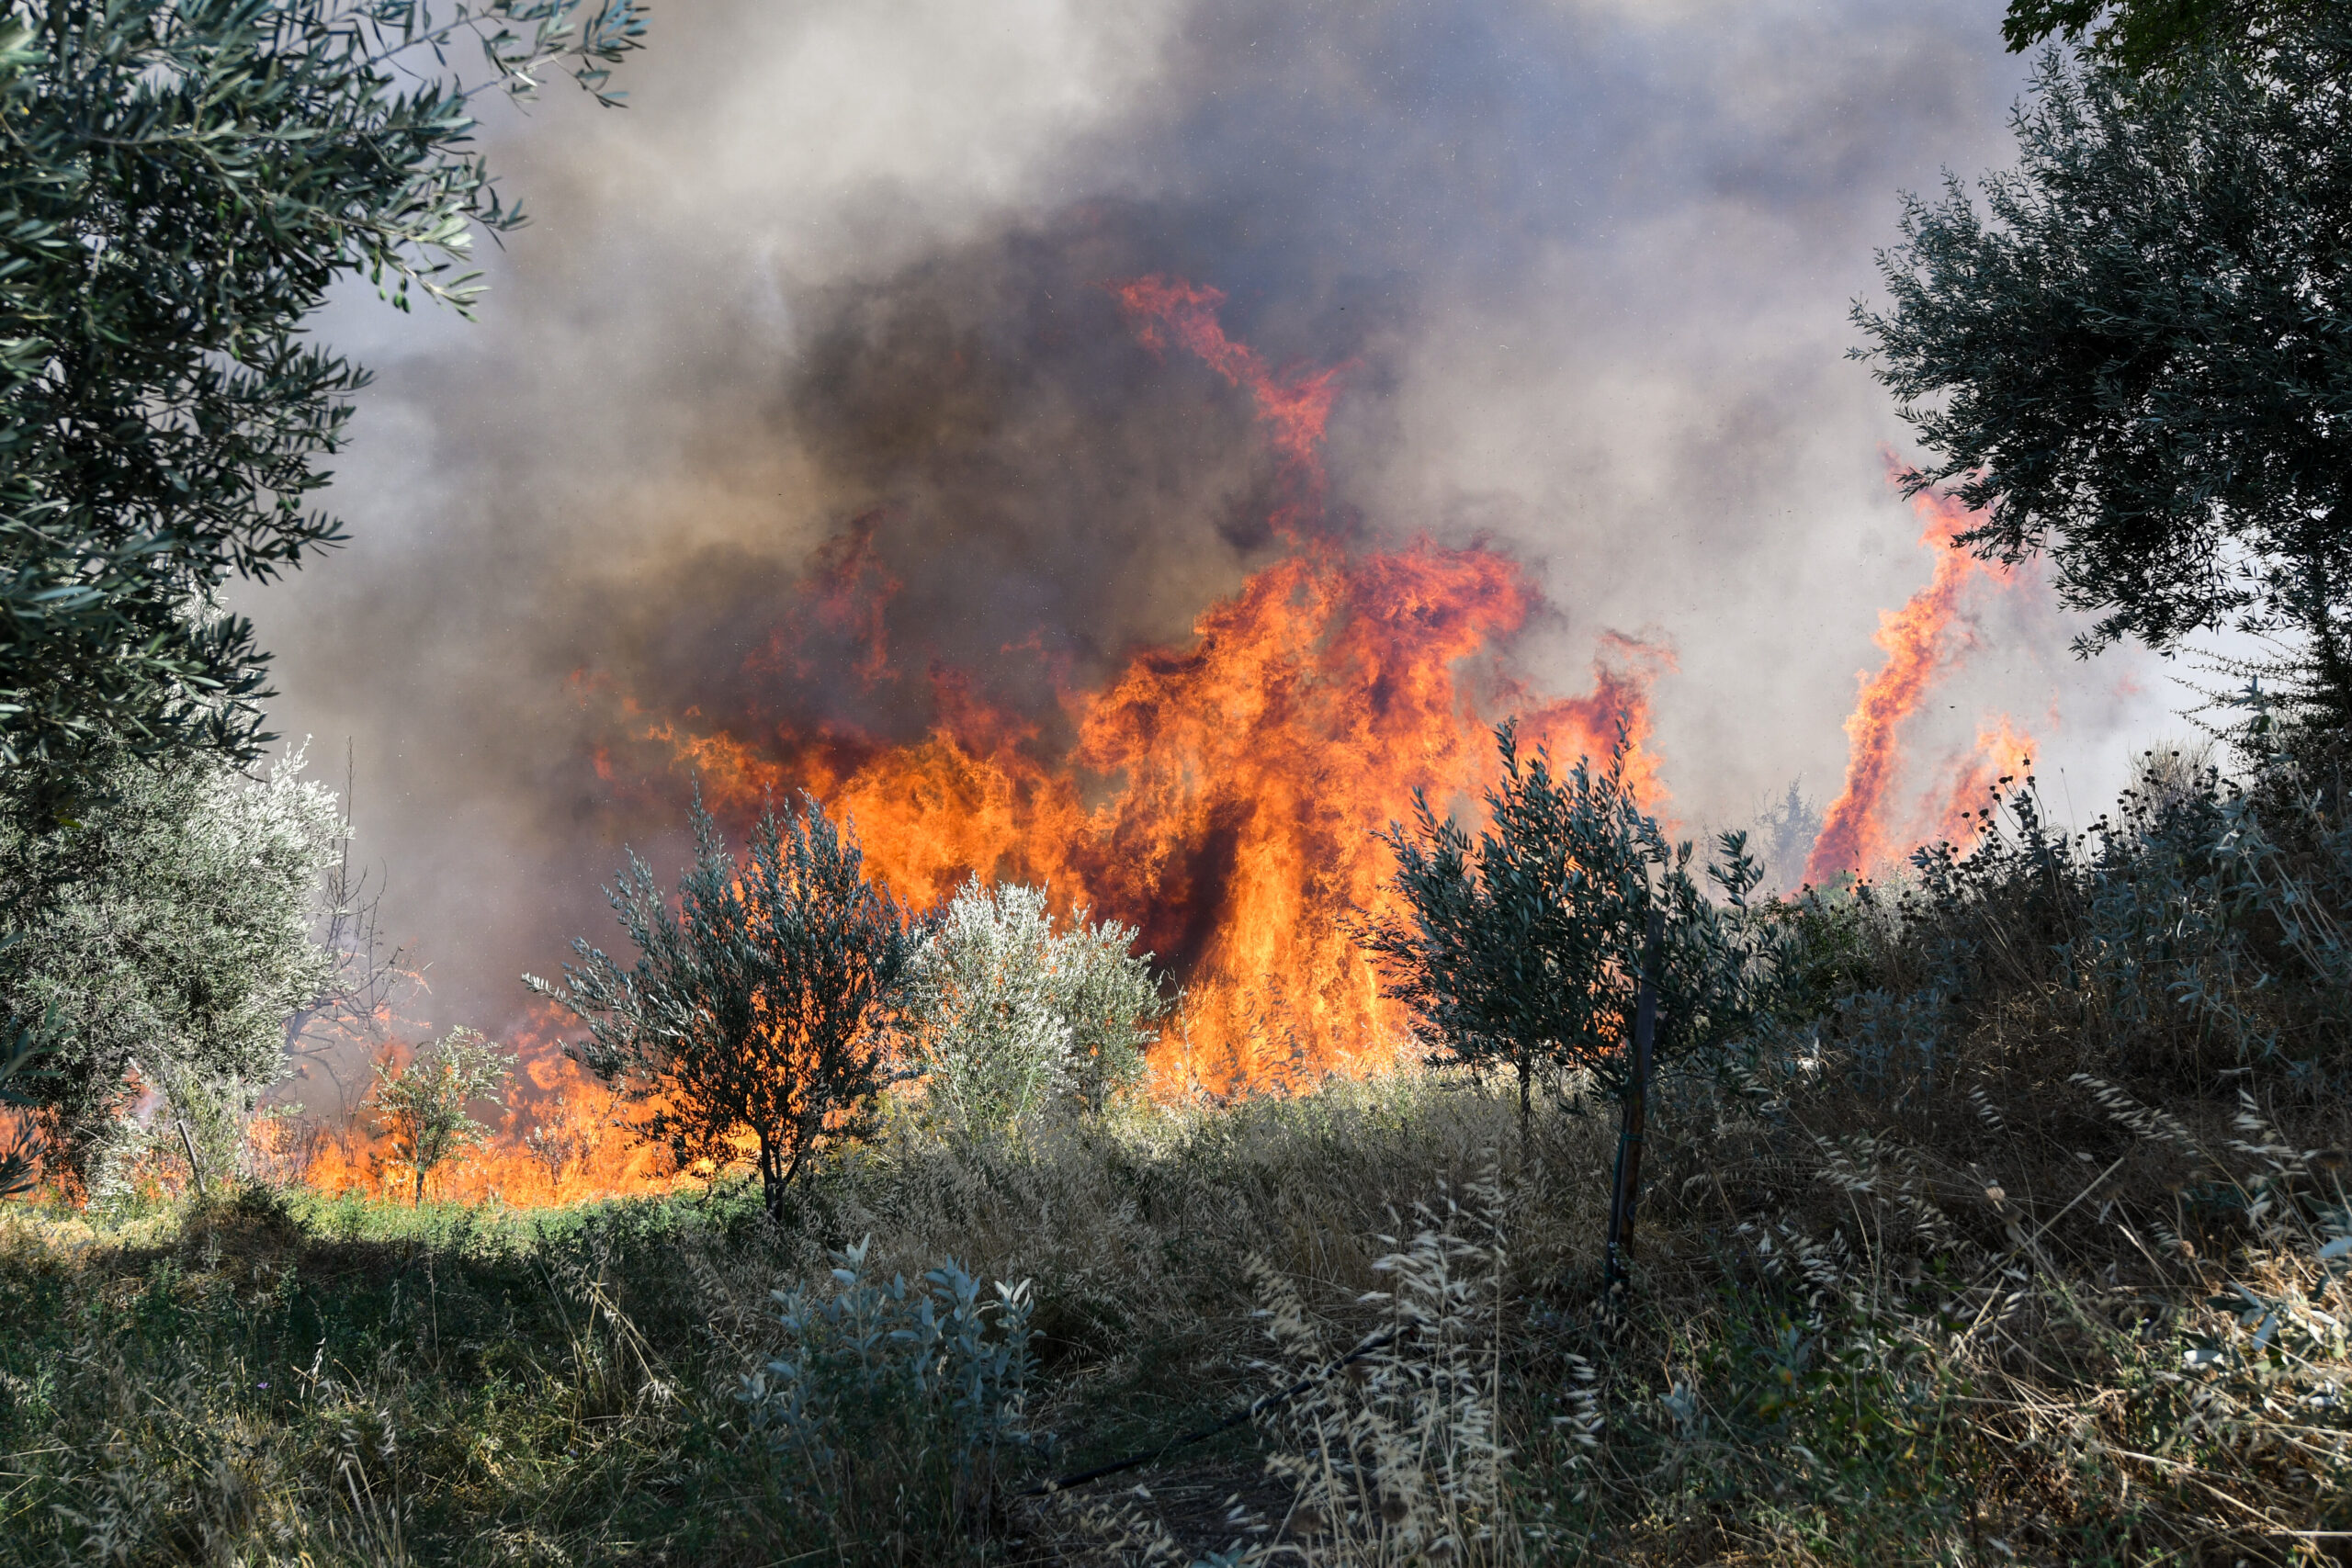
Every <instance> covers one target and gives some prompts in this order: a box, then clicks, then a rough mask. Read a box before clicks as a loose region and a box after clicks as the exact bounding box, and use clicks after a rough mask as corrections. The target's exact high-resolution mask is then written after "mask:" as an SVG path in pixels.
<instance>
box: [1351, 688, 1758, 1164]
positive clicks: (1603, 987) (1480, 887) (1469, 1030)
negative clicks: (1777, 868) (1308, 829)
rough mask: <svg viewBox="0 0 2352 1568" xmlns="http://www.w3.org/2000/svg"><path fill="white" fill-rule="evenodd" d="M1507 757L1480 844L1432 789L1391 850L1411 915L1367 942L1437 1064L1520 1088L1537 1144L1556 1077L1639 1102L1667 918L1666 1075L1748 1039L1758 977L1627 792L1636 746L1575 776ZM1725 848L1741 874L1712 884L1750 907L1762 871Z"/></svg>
mask: <svg viewBox="0 0 2352 1568" xmlns="http://www.w3.org/2000/svg"><path fill="white" fill-rule="evenodd" d="M1496 741H1497V744H1498V749H1499V750H1500V755H1501V762H1502V774H1501V778H1500V780H1499V782H1498V784H1496V786H1495V787H1494V788H1492V789H1490V790H1488V791H1487V793H1486V807H1487V827H1486V828H1485V829H1482V830H1481V831H1480V833H1479V834H1478V836H1477V837H1476V839H1473V838H1472V837H1471V835H1470V833H1469V831H1468V829H1464V827H1462V826H1461V825H1460V824H1459V823H1457V822H1455V821H1453V820H1452V819H1451V818H1442V817H1440V816H1438V815H1437V813H1436V811H1435V809H1434V808H1433V807H1431V806H1430V802H1429V797H1428V795H1426V794H1425V793H1423V792H1420V791H1418V790H1417V791H1415V792H1414V795H1413V820H1412V822H1411V824H1410V825H1409V826H1408V825H1406V824H1403V823H1391V824H1390V826H1389V828H1388V830H1387V832H1386V833H1385V835H1383V836H1384V838H1385V840H1386V842H1387V844H1388V846H1389V848H1390V849H1391V850H1392V851H1394V852H1395V853H1396V856H1397V871H1396V875H1395V878H1394V880H1393V882H1392V884H1391V886H1392V887H1393V889H1394V891H1395V892H1396V894H1397V900H1398V902H1399V903H1400V904H1401V906H1402V910H1401V912H1399V913H1396V914H1390V915H1385V916H1380V917H1377V918H1374V919H1366V920H1363V922H1361V923H1360V925H1359V927H1358V931H1357V935H1358V940H1359V941H1360V942H1362V943H1363V946H1364V947H1365V948H1366V950H1367V951H1368V952H1369V953H1370V954H1371V956H1372V958H1373V960H1374V964H1375V965H1376V966H1377V967H1378V968H1379V970H1380V972H1381V975H1382V977H1383V979H1384V982H1385V986H1386V988H1387V990H1388V993H1389V995H1391V996H1393V997H1395V998H1397V999H1398V1000H1400V1001H1402V1002H1404V1003H1405V1004H1406V1005H1407V1006H1408V1007H1409V1008H1411V1009H1412V1010H1413V1012H1414V1015H1415V1017H1416V1020H1417V1021H1418V1025H1419V1029H1420V1031H1421V1032H1422V1035H1423V1037H1424V1038H1425V1039H1426V1040H1427V1041H1428V1043H1430V1047H1431V1055H1432V1061H1433V1063H1434V1064H1435V1065H1441V1066H1470V1067H1482V1068H1484V1067H1500V1068H1504V1069H1507V1070H1508V1071H1510V1073H1511V1074H1512V1075H1513V1076H1514V1077H1516V1078H1517V1080H1518V1089H1519V1110H1520V1134H1521V1140H1522V1143H1523V1142H1524V1140H1525V1138H1526V1135H1527V1122H1528V1116H1529V1113H1530V1109H1531V1103H1530V1102H1531V1098H1532V1091H1533V1089H1534V1085H1535V1083H1536V1080H1537V1079H1538V1078H1539V1077H1545V1076H1547V1075H1552V1074H1556V1073H1558V1072H1561V1071H1564V1070H1572V1069H1582V1070H1584V1071H1587V1072H1589V1073H1590V1074H1592V1075H1593V1077H1595V1078H1596V1079H1597V1080H1598V1081H1599V1083H1600V1086H1601V1087H1602V1089H1604V1091H1605V1092H1608V1093H1611V1094H1623V1093H1625V1092H1627V1091H1629V1090H1631V1089H1636V1088H1638V1086H1637V1085H1636V1084H1635V1083H1634V1080H1633V1078H1632V1076H1631V1075H1630V1074H1629V1073H1628V1072H1627V1071H1626V1068H1627V1066H1628V1060H1627V1053H1626V1051H1625V1050H1624V1046H1625V1044H1626V1043H1627V1041H1628V1039H1629V1038H1630V1036H1631V1033H1632V1028H1633V1021H1634V1002H1635V997H1636V992H1637V989H1638V986H1639V981H1640V977H1641V974H1642V970H1643V966H1644V964H1645V961H1648V960H1650V959H1651V958H1652V955H1650V954H1648V953H1646V952H1645V947H1646V928H1647V926H1648V923H1649V920H1650V918H1651V916H1652V915H1653V914H1654V913H1655V914H1657V916H1659V917H1660V919H1661V925H1662V934H1661V940H1660V942H1659V945H1658V948H1657V953H1656V954H1655V956H1654V963H1653V967H1652V969H1651V978H1652V979H1653V981H1654V982H1655V984H1656V986H1657V992H1658V996H1659V1001H1660V1006H1659V1010H1658V1024H1657V1056H1658V1058H1659V1059H1660V1060H1661V1061H1669V1062H1670V1061H1672V1060H1674V1059H1676V1058H1679V1057H1686V1056H1689V1055H1693V1054H1695V1053H1696V1052H1697V1051H1698V1050H1699V1049H1700V1048H1702V1046H1704V1045H1706V1044H1708V1043H1711V1042H1713V1040H1715V1039H1717V1038H1719V1037H1720V1036H1721V1035H1722V1034H1723V1033H1724V1032H1725V1031H1726V1030H1727V1029H1729V1028H1730V1027H1732V1026H1734V1025H1735V1024H1736V1021H1737V1020H1738V1018H1739V1017H1740V1015H1741V1012H1742V1010H1743V1009H1744V1006H1745V1003H1746V990H1747V980H1748V973H1749V964H1748V956H1747V948H1746V946H1745V939H1744V938H1743V936H1742V934H1741V933H1740V932H1739V931H1737V930H1736V927H1735V926H1734V925H1733V923H1732V922H1730V921H1728V920H1727V919H1725V918H1724V912H1723V910H1722V909H1720V908H1718V907H1717V906H1715V905H1714V904H1713V903H1711V902H1710V901H1709V900H1708V898H1707V897H1705V896H1704V895H1703V894H1702V892H1701V890H1700V887H1699V885H1698V883H1697V882H1696V881H1695V880H1694V879H1693V878H1692V877H1691V874H1690V863H1691V846H1690V845H1689V844H1687V843H1686V844H1683V845H1681V846H1679V848H1678V847H1670V846H1669V845H1668V842H1667V840H1666V837H1665V834H1664V833H1663V832H1662V831H1661V830H1660V829H1659V828H1658V825H1657V821H1656V819H1654V818H1651V817H1649V816H1648V815H1646V814H1645V812H1643V810H1642V809H1641V807H1640V805H1639V803H1638V802H1636V801H1635V800H1634V796H1633V794H1632V792H1631V790H1630V789H1628V788H1627V786H1626V783H1625V773H1624V761H1625V748H1624V744H1623V739H1622V738H1621V739H1620V741H1619V743H1618V745H1617V747H1616V748H1615V749H1614V750H1612V751H1611V754H1610V756H1609V758H1608V760H1607V761H1606V762H1605V763H1604V764H1603V765H1601V766H1600V767H1598V768H1596V767H1594V766H1593V765H1592V763H1591V761H1590V760H1589V759H1585V758H1579V759H1578V760H1577V764H1576V766H1575V767H1574V768H1572V769H1570V770H1569V772H1568V773H1566V776H1560V775H1557V774H1555V773H1554V772H1553V769H1552V763H1551V758H1550V756H1549V754H1548V753H1547V752H1546V751H1545V750H1543V749H1541V748H1539V749H1538V750H1536V752H1535V754H1534V755H1533V756H1532V757H1523V756H1521V752H1520V750H1519V740H1518V735H1517V731H1516V729H1515V728H1514V727H1513V726H1511V725H1509V724H1506V725H1503V726H1502V727H1500V728H1498V730H1497V731H1496ZM1724 851H1725V852H1726V856H1727V860H1728V865H1727V866H1726V867H1724V868H1712V867H1711V868H1710V874H1711V875H1712V876H1713V878H1714V879H1715V880H1716V881H1717V882H1719V883H1720V884H1721V885H1722V886H1723V887H1724V890H1725V892H1726V893H1728V894H1729V895H1730V896H1731V897H1732V898H1733V899H1734V900H1735V901H1744V900H1745V898H1746V897H1747V894H1748V893H1749V892H1751V891H1753V890H1754V888H1755V887H1756V886H1757V884H1758V881H1759V880H1760V876H1761V873H1760V872H1759V871H1758V868H1757V867H1756V865H1755V863H1753V862H1752V861H1751V860H1750V859H1748V857H1747V850H1746V840H1745V837H1744V836H1743V835H1740V834H1736V833H1732V834H1726V835H1724Z"/></svg>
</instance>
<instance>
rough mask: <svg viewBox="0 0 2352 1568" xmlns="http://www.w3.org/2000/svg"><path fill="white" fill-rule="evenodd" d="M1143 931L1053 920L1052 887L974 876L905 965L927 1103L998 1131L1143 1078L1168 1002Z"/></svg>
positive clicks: (938, 1113)
mask: <svg viewBox="0 0 2352 1568" xmlns="http://www.w3.org/2000/svg"><path fill="white" fill-rule="evenodd" d="M1138 934H1140V933H1138V932H1137V931H1136V930H1135V929H1134V928H1133V927H1129V926H1123V925H1121V924H1119V923H1118V922H1117V921H1115V920H1106V921H1104V922H1103V923H1102V924H1100V925H1096V924H1093V923H1091V921H1089V919H1087V914H1086V911H1084V910H1080V911H1079V912H1078V914H1077V916H1076V918H1075V919H1072V920H1071V921H1070V922H1069V925H1067V926H1057V923H1056V921H1055V919H1054V918H1053V915H1052V912H1051V911H1050V910H1049V908H1047V905H1046V890H1045V889H1044V888H1042V887H1024V886H1019V885H1017V884H1000V885H997V886H989V885H987V884H984V883H982V882H981V881H980V880H979V879H978V877H974V878H973V879H971V880H970V881H968V882H967V883H966V884H965V885H964V886H962V887H961V888H959V889H958V890H957V891H956V896H955V897H954V898H953V899H951V900H950V901H949V902H948V905H947V907H946V908H945V909H944V910H943V911H941V912H940V914H939V916H938V918H937V919H936V920H934V921H933V922H932V923H931V924H930V925H929V926H928V928H927V929H926V930H925V931H923V933H922V938H921V941H920V942H919V944H918V945H917V947H916V949H915V952H914V954H913V957H912V960H911V962H910V964H909V966H908V976H907V993H906V1002H905V1012H906V1018H907V1022H908V1032H909V1035H910V1049H909V1053H908V1066H909V1068H910V1071H912V1072H913V1073H914V1074H915V1075H916V1076H918V1077H920V1078H921V1080H922V1085H923V1106H924V1109H925V1111H926V1112H927V1114H928V1115H929V1116H930V1117H931V1118H932V1119H933V1121H934V1122H936V1123H938V1124H940V1125H941V1126H943V1127H944V1128H946V1129H949V1130H952V1131H956V1132H959V1133H963V1134H978V1133H993V1132H1002V1131H1004V1130H1007V1129H1009V1128H1012V1127H1016V1126H1019V1125H1020V1124H1022V1123H1023V1122H1028V1121H1030V1120H1032V1119H1034V1118H1035V1117H1037V1116H1039V1115H1041V1114H1043V1113H1044V1112H1046V1111H1047V1110H1049V1109H1050V1108H1051V1107H1053V1106H1055V1105H1057V1104H1061V1103H1068V1102H1070V1101H1073V1100H1075V1101H1076V1102H1077V1103H1080V1104H1082V1105H1084V1106H1086V1107H1087V1108H1088V1109H1090V1110H1094V1111H1100V1110H1101V1109H1102V1107H1103V1104H1104V1103H1105V1102H1106V1101H1107V1100H1109V1099H1110V1097H1111V1096H1112V1095H1113V1094H1114V1093H1115V1092H1116V1091H1117V1090H1118V1089H1121V1088H1123V1087H1125V1086H1126V1085H1129V1084H1132V1083H1134V1082H1135V1081H1136V1079H1137V1078H1139V1077H1141V1076H1142V1074H1143V1069H1144V1057H1143V1048H1144V1047H1145V1046H1146V1045H1148V1044H1149V1043H1151V1041H1152V1040H1153V1039H1154V1038H1155V1037H1156V1036H1155V1031H1154V1027H1153V1026H1155V1025H1156V1024H1157V1023H1158V1022H1159V1020H1160V1018H1161V1017H1162V1016H1164V1015H1165V1013H1166V1011H1167V1004H1166V1003H1165V1002H1164V1001H1163V1000H1162V998H1161V997H1160V994H1159V985H1158V983H1157V982H1156V981H1155V980H1154V979H1153V977H1152V973H1151V955H1150V954H1149V953H1144V954H1141V955H1137V954H1136V953H1135V952H1134V951H1133V950H1134V946H1135V942H1136V936H1137V935H1138Z"/></svg>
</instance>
